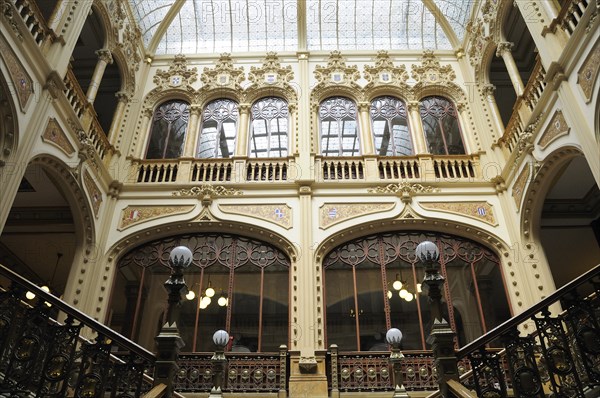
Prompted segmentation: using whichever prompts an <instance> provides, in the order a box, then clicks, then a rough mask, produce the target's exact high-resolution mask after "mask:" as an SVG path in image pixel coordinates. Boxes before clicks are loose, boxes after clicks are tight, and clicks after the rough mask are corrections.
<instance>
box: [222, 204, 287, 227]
mask: <svg viewBox="0 0 600 398" xmlns="http://www.w3.org/2000/svg"><path fill="white" fill-rule="evenodd" d="M219 209H220V210H221V211H222V212H223V213H229V214H239V215H242V216H250V217H255V218H259V219H261V220H264V221H268V222H271V223H273V224H277V225H279V226H281V227H283V228H285V229H290V228H292V216H293V211H292V208H291V207H290V206H288V205H286V204H280V203H278V204H264V205H262V204H260V205H258V204H257V205H219Z"/></svg>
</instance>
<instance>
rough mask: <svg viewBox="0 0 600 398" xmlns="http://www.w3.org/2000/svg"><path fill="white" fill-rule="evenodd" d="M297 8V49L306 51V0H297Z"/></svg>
mask: <svg viewBox="0 0 600 398" xmlns="http://www.w3.org/2000/svg"><path fill="white" fill-rule="evenodd" d="M296 10H298V11H297V12H298V15H297V17H296V18H297V20H296V23H297V24H298V51H306V50H307V49H308V36H307V20H306V14H307V13H308V11H307V9H306V0H297V7H296Z"/></svg>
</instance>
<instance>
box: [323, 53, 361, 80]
mask: <svg viewBox="0 0 600 398" xmlns="http://www.w3.org/2000/svg"><path fill="white" fill-rule="evenodd" d="M314 73H315V77H316V78H317V81H318V82H319V83H332V84H339V83H345V82H346V80H349V81H352V82H355V81H357V80H358V79H360V72H359V71H358V68H357V67H356V65H352V66H346V61H345V60H344V57H342V53H340V52H339V51H338V50H335V51H332V52H331V53H330V54H329V60H328V61H327V66H321V65H317V66H316V67H315V72H314Z"/></svg>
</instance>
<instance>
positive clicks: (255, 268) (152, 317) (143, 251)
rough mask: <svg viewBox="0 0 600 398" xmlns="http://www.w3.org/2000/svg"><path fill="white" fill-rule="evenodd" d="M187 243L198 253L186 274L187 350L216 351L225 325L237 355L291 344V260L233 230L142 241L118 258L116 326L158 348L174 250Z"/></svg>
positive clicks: (183, 315) (182, 325)
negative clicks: (218, 333)
mask: <svg viewBox="0 0 600 398" xmlns="http://www.w3.org/2000/svg"><path fill="white" fill-rule="evenodd" d="M180 245H183V246H187V247H189V248H190V250H191V251H192V253H193V255H194V259H193V262H192V265H190V267H188V268H187V269H186V270H185V273H184V278H185V282H186V285H187V287H188V289H189V292H193V294H192V293H188V294H187V295H186V296H185V298H184V299H183V301H182V303H181V306H180V313H179V319H178V321H177V327H178V329H179V331H180V334H181V336H182V338H183V340H184V342H185V348H184V350H185V351H186V352H196V351H201V352H208V351H213V350H214V344H213V342H212V335H213V333H214V332H215V331H217V330H219V329H225V330H227V331H228V333H229V334H230V336H232V343H231V346H230V347H229V348H230V349H231V350H232V351H238V352H250V351H252V352H256V351H259V352H260V351H262V352H274V351H277V350H278V348H279V346H280V345H281V344H288V325H289V319H288V301H289V289H288V286H289V268H290V261H289V258H288V257H287V256H286V255H285V254H284V253H283V252H281V251H280V250H278V249H277V248H275V247H273V246H271V245H269V244H267V243H265V242H261V241H258V240H254V239H250V238H246V237H242V236H237V235H230V234H222V233H219V234H216V233H214V234H213V233H210V234H190V235H180V236H176V237H169V238H164V239H161V240H157V241H153V242H149V243H147V244H145V245H143V246H140V247H138V248H136V249H134V250H132V251H131V252H129V253H128V254H126V255H125V256H124V257H123V258H121V259H120V260H119V263H118V270H117V273H116V277H115V282H114V287H113V291H112V301H111V302H112V306H111V314H110V318H109V324H110V326H111V327H112V328H113V329H114V330H117V331H119V332H120V333H121V334H123V335H124V336H126V337H129V338H131V339H133V340H134V341H137V342H139V343H140V344H141V345H143V346H145V347H147V348H149V349H152V347H154V337H155V336H156V335H157V334H158V330H159V329H160V327H161V326H162V324H163V323H164V316H165V309H166V306H167V293H166V291H165V289H164V286H163V284H164V283H165V281H166V280H167V279H168V278H169V275H170V271H171V269H170V266H169V254H170V252H171V250H172V249H173V248H174V247H176V246H180Z"/></svg>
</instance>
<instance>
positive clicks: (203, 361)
mask: <svg viewBox="0 0 600 398" xmlns="http://www.w3.org/2000/svg"><path fill="white" fill-rule="evenodd" d="M210 358H211V354H194V355H185V354H183V355H180V356H179V359H178V360H177V365H178V366H179V370H178V371H177V377H175V380H174V389H175V391H178V392H208V391H210V389H211V388H212V386H213V383H212V378H213V370H212V364H211V362H210Z"/></svg>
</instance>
